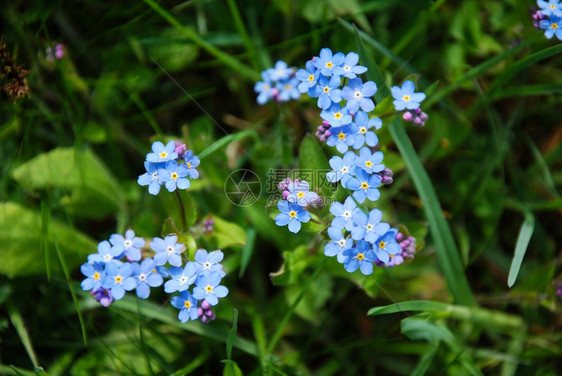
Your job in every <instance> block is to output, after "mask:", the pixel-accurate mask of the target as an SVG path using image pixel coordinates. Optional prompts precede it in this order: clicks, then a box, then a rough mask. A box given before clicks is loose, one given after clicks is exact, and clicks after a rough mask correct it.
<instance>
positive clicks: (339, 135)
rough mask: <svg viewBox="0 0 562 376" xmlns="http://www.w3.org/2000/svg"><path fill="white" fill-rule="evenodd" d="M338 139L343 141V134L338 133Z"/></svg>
mask: <svg viewBox="0 0 562 376" xmlns="http://www.w3.org/2000/svg"><path fill="white" fill-rule="evenodd" d="M338 138H339V139H340V140H345V133H343V132H340V133H339V134H338Z"/></svg>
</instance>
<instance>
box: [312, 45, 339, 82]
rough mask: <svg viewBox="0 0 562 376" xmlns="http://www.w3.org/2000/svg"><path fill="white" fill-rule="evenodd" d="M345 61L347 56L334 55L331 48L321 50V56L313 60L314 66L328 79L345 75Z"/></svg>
mask: <svg viewBox="0 0 562 376" xmlns="http://www.w3.org/2000/svg"><path fill="white" fill-rule="evenodd" d="M344 61H345V55H344V54H343V53H342V52H338V53H336V54H333V53H332V50H330V49H329V48H323V49H321V50H320V56H319V57H317V58H316V59H314V60H313V62H314V66H315V67H316V68H318V69H320V73H322V74H323V75H324V76H326V77H329V76H332V75H335V76H342V75H343V74H344V71H343V69H342V66H343V64H344Z"/></svg>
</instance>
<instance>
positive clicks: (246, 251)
mask: <svg viewBox="0 0 562 376" xmlns="http://www.w3.org/2000/svg"><path fill="white" fill-rule="evenodd" d="M256 235H257V232H256V230H255V229H254V228H253V227H250V228H249V229H248V230H246V239H247V242H246V245H245V246H244V247H243V248H242V254H241V255H240V272H239V274H238V277H239V278H242V277H243V276H244V273H245V272H246V268H247V267H248V264H249V263H250V259H251V258H252V253H253V252H254V244H255V243H256Z"/></svg>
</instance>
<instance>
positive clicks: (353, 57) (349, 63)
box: [342, 52, 367, 78]
mask: <svg viewBox="0 0 562 376" xmlns="http://www.w3.org/2000/svg"><path fill="white" fill-rule="evenodd" d="M358 62H359V55H358V54H357V53H355V52H350V53H348V54H347V55H346V56H345V60H344V62H343V67H342V70H343V72H344V73H343V76H344V77H347V78H355V77H357V75H358V74H362V73H365V72H367V68H366V67H364V66H362V65H357V63H358Z"/></svg>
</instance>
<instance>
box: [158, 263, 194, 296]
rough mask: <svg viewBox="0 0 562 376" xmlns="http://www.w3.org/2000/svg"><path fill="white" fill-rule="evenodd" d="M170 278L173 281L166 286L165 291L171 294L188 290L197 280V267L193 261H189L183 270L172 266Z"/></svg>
mask: <svg viewBox="0 0 562 376" xmlns="http://www.w3.org/2000/svg"><path fill="white" fill-rule="evenodd" d="M170 276H171V277H172V279H170V280H169V281H167V282H166V283H165V284H164V291H166V292H167V293H168V294H169V293H172V292H175V291H184V290H187V288H188V287H189V286H191V285H192V284H193V282H195V280H196V279H197V265H196V264H195V263H194V262H193V261H189V262H188V263H187V264H186V265H185V268H183V269H182V268H177V267H175V266H172V267H171V268H170Z"/></svg>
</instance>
